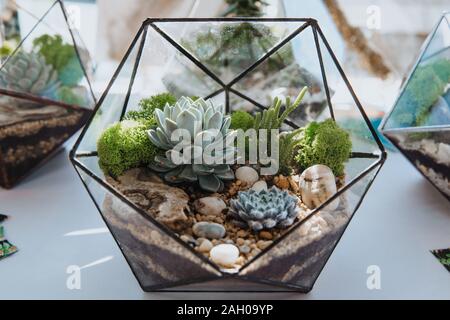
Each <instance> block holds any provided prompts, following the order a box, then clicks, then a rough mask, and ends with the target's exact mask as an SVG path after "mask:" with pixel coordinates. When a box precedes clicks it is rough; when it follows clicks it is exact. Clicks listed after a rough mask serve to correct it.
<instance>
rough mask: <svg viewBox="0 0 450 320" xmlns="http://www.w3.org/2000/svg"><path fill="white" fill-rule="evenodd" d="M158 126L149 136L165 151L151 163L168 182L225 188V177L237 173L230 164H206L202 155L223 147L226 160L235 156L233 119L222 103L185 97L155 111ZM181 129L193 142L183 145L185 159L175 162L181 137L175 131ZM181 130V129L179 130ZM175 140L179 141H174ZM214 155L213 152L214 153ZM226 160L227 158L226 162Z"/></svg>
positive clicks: (216, 189) (232, 176)
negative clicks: (176, 149) (175, 135)
mask: <svg viewBox="0 0 450 320" xmlns="http://www.w3.org/2000/svg"><path fill="white" fill-rule="evenodd" d="M155 120H156V123H157V126H156V128H153V129H150V130H149V131H148V135H149V137H150V140H151V142H152V143H153V144H154V145H155V146H157V147H158V148H160V149H162V150H163V151H165V154H164V155H157V156H156V157H155V161H154V163H153V164H151V165H150V168H151V169H153V170H154V171H157V172H161V173H164V178H165V180H166V181H168V182H172V183H180V182H196V181H198V183H199V185H200V187H201V188H202V189H204V190H206V191H210V192H216V191H219V190H222V189H223V186H224V183H223V180H233V179H234V173H233V170H232V169H231V167H230V165H229V164H226V163H218V162H214V161H212V162H211V163H205V161H203V155H204V154H205V151H207V150H210V151H212V150H221V151H222V152H223V156H222V157H221V160H223V159H234V156H235V152H236V150H235V147H234V139H229V138H231V135H234V134H235V131H234V130H230V129H229V127H230V124H231V119H230V117H229V116H227V115H225V110H224V107H223V106H222V105H214V103H213V102H212V101H211V100H207V101H205V100H203V99H202V98H200V99H197V100H195V101H194V100H192V99H191V98H187V97H182V98H181V99H179V100H178V101H177V102H176V103H175V104H174V105H172V106H171V105H169V104H166V106H165V107H164V110H160V109H156V110H155ZM178 129H184V130H183V132H186V133H189V138H190V141H188V142H187V143H186V141H184V142H183V143H184V144H185V145H184V146H185V147H186V148H185V149H183V150H185V152H189V153H190V154H184V153H183V158H184V160H183V161H182V162H181V163H180V162H179V161H174V155H175V148H176V147H179V146H180V145H179V143H180V142H179V140H177V139H173V133H174V132H175V131H176V130H178ZM177 132H180V131H177ZM174 140H176V141H174ZM211 155H212V156H215V154H214V151H212V152H211ZM223 162H225V161H223Z"/></svg>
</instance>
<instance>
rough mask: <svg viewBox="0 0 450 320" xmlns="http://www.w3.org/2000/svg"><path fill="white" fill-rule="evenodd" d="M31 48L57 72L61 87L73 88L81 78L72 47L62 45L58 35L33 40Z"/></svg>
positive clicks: (75, 54)
mask: <svg viewBox="0 0 450 320" xmlns="http://www.w3.org/2000/svg"><path fill="white" fill-rule="evenodd" d="M33 46H34V49H35V50H36V51H37V52H38V53H39V54H41V55H42V56H43V57H44V58H45V61H46V62H47V64H49V65H52V66H53V68H54V69H55V70H56V71H57V72H58V77H59V80H60V81H61V83H62V84H63V85H65V86H75V85H77V84H78V83H79V82H80V80H81V79H82V78H83V76H84V74H83V69H82V68H81V65H80V62H79V60H78V57H77V53H76V51H75V48H74V46H73V45H71V44H66V43H64V42H63V39H62V37H61V36H60V35H56V36H50V35H47V34H46V35H43V36H41V37H39V38H36V39H34V41H33Z"/></svg>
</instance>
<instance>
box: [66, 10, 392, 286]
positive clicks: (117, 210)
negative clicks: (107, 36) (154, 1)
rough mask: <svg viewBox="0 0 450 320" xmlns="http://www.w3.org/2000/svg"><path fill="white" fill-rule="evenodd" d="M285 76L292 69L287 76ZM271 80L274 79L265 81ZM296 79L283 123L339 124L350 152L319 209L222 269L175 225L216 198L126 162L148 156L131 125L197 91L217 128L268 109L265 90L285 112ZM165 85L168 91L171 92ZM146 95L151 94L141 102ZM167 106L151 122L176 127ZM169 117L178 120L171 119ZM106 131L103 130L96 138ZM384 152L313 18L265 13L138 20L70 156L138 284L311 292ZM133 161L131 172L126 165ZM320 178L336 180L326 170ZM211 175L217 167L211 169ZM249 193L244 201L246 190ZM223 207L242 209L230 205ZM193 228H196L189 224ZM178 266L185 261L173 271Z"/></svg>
mask: <svg viewBox="0 0 450 320" xmlns="http://www.w3.org/2000/svg"><path fill="white" fill-rule="evenodd" d="M249 39H253V40H251V41H248V40H249ZM293 74H295V75H296V76H295V77H292V75H293ZM268 79H272V80H270V81H266V80H268ZM305 85H306V86H307V87H308V93H307V94H306V95H305V96H304V100H302V103H301V104H300V106H299V107H298V108H297V109H298V110H299V112H298V113H292V114H291V115H290V116H289V117H288V118H287V119H285V121H284V125H283V126H282V130H284V131H286V132H292V131H293V130H295V129H297V128H299V127H303V126H307V128H309V131H308V132H310V133H311V132H315V130H316V129H317V127H321V126H322V125H323V126H329V127H331V129H330V130H337V131H328V132H342V130H343V131H344V132H345V133H343V135H344V136H345V139H349V143H348V144H347V146H349V145H350V144H351V152H349V154H346V155H345V157H346V159H347V158H348V161H346V162H345V165H343V166H342V167H339V168H338V169H337V170H336V172H335V173H336V176H337V177H338V179H337V181H338V187H337V189H335V190H334V192H332V195H331V196H330V197H329V198H328V199H327V200H326V201H325V202H322V203H321V204H320V205H319V206H316V207H314V209H311V210H309V209H305V210H301V212H302V213H301V214H299V215H298V216H297V217H296V219H295V221H294V220H293V219H292V221H289V223H290V225H289V227H288V228H287V229H285V231H284V232H282V233H280V232H274V233H272V235H273V238H272V240H269V241H268V242H267V239H268V236H267V233H265V234H264V235H263V233H261V232H259V233H257V234H256V235H253V236H252V237H253V240H254V241H256V240H258V243H262V244H264V246H259V247H258V248H259V249H258V250H252V252H246V253H245V252H243V251H239V252H238V254H239V255H240V256H239V257H243V258H244V259H241V262H236V265H233V266H232V267H230V266H228V267H225V266H224V265H220V264H219V263H218V262H216V261H215V260H214V259H213V255H214V254H216V253H217V252H215V253H213V250H211V251H210V252H209V253H205V252H203V251H202V250H201V249H200V248H197V247H196V244H195V239H193V238H192V234H183V230H185V228H186V224H187V225H190V226H189V228H191V227H192V224H193V223H194V222H195V221H197V220H196V219H197V218H198V219H200V218H201V217H200V216H198V215H197V214H195V215H194V214H193V211H195V210H197V211H201V210H202V208H203V207H204V205H211V204H215V203H219V204H222V202H221V201H220V200H218V199H217V198H215V199H214V200H211V199H209V200H210V201H209V202H203V203H202V201H204V200H203V199H204V198H198V197H197V195H198V194H199V193H202V191H201V190H200V188H199V187H198V185H196V184H191V185H189V184H188V186H187V187H186V188H185V187H177V186H176V185H173V184H172V183H170V180H169V182H167V181H163V180H161V179H160V178H159V175H158V174H157V172H156V171H155V170H156V169H154V168H155V166H150V167H147V166H146V165H145V166H142V165H141V166H139V163H137V164H136V163H134V161H135V159H134V158H135V155H137V154H138V153H141V155H142V153H146V152H147V150H146V149H145V148H147V147H148V145H149V144H150V141H146V140H145V138H146V135H147V134H146V130H145V131H142V128H144V129H145V126H146V125H149V124H146V123H136V121H134V119H135V118H136V117H137V116H139V115H142V112H144V113H145V110H149V109H145V108H144V109H143V107H146V106H149V107H151V105H152V104H153V103H155V101H157V100H160V99H162V100H163V101H170V105H173V104H175V102H177V99H179V98H181V97H182V96H183V97H184V98H182V99H181V100H179V101H178V102H177V103H180V104H182V105H188V106H189V105H194V104H197V103H199V104H202V103H204V102H202V100H201V99H199V98H204V99H205V100H207V99H209V100H210V102H208V103H210V104H212V105H214V106H219V105H223V106H224V110H225V111H224V117H223V118H222V117H220V119H222V120H223V123H224V126H225V123H226V124H227V125H229V123H228V120H227V117H228V115H227V114H231V117H233V115H234V114H235V113H237V112H238V111H241V112H242V111H244V113H243V114H247V115H248V114H252V113H256V112H257V111H262V110H266V109H267V108H268V106H269V105H271V103H272V100H273V98H277V99H275V102H276V104H277V106H278V108H280V110H278V111H280V112H283V110H284V109H285V108H286V106H288V107H289V106H291V103H289V101H296V102H297V101H299V100H298V99H297V100H296V97H297V95H298V93H299V92H300V91H301V90H302V88H303V87H304V86H305ZM167 92H169V93H170V94H172V95H173V96H170V95H169V96H168V95H167ZM151 96H152V97H154V98H153V99H147V98H148V97H151ZM185 96H187V97H190V98H186V97H185ZM155 97H156V98H155ZM191 98H192V99H191ZM143 99H144V100H143ZM155 99H156V100H155ZM278 101H279V103H278ZM281 102H283V103H281ZM284 102H286V103H284ZM173 108H178V107H177V105H176V104H175V105H174V106H171V107H167V108H166V107H164V112H162V111H161V110H157V111H155V115H156V114H159V117H160V118H159V119H158V120H157V122H158V123H159V124H158V129H159V126H160V125H162V123H166V124H167V123H172V124H173V123H174V122H173V121H172V122H170V119H169V120H168V119H165V120H164V121H162V119H163V117H165V118H170V117H172V115H174V113H173V112H174V111H170V110H175V109H173ZM205 110H206V109H205ZM208 112H209V111H208ZM206 113H207V112H206ZM208 119H209V118H208ZM255 121H256V120H255ZM312 121H318V122H319V123H320V124H318V123H316V122H312ZM353 121H360V123H361V125H360V126H359V127H358V128H357V129H355V127H354V126H349V125H348V124H350V123H352V122H353ZM154 124H155V123H154V122H153V125H154ZM176 125H181V124H180V123H178V122H176ZM336 127H339V129H336ZM302 130H303V129H302ZM305 130H307V129H305ZM105 132H107V133H108V135H106V136H105V134H104V133H105ZM142 132H144V134H142ZM125 134H127V135H125ZM128 134H129V135H128ZM149 135H150V140H151V141H159V140H160V141H159V142H160V143H161V145H164V144H165V143H164V139H163V137H162V136H161V135H158V133H157V130H154V131H153V132H152V130H150V131H149ZM121 136H128V137H130V136H131V137H133V139H132V140H133V141H132V143H127V144H126V146H125V144H122V145H123V146H124V147H126V149H122V150H120V152H119V153H117V152H116V153H115V154H114V155H113V157H111V158H110V159H109V161H110V163H106V162H104V161H103V160H105V159H99V154H100V153H102V154H104V150H103V149H104V148H110V147H111V146H112V145H113V144H114V143H115V142H117V143H118V144H121V143H122V141H124V140H125V139H120V137H121ZM105 142H106V143H105ZM108 142H109V143H108ZM136 146H138V147H136ZM100 148H101V149H100ZM133 150H136V152H134V151H133ZM122 151H123V152H122ZM345 152H347V151H345ZM127 154H128V155H129V157H127V156H126V155H127ZM138 156H139V155H138ZM385 156H386V154H385V152H384V149H383V146H382V144H381V143H380V141H379V139H378V137H377V136H376V134H375V131H374V128H373V127H372V126H371V124H370V122H369V120H368V118H367V116H366V114H365V113H364V111H363V108H362V106H361V104H360V103H359V101H358V100H357V98H356V95H355V92H354V91H353V89H352V87H351V86H350V83H349V81H348V80H347V78H346V76H345V74H344V73H343V70H342V69H341V67H340V66H339V64H338V62H337V60H336V57H335V56H334V54H333V52H332V50H331V47H330V46H329V44H328V43H327V41H326V39H325V37H324V35H323V33H322V31H321V30H320V28H319V27H318V24H317V22H316V21H315V20H313V19H264V18H247V19H245V18H220V19H207V18H205V19H202V18H200V19H192V18H191V19H157V18H154V19H147V20H146V21H145V22H144V23H143V25H142V27H141V28H140V30H139V32H138V34H137V35H136V37H135V38H134V40H133V42H132V45H131V47H130V48H129V50H128V51H127V53H126V55H125V57H124V59H123V60H122V62H121V64H120V65H119V68H118V69H117V71H116V73H115V74H114V76H113V79H112V80H111V82H110V84H109V85H108V87H107V89H106V91H105V92H104V94H103V95H102V97H101V99H100V101H99V103H98V104H97V107H96V109H95V115H94V116H93V117H92V118H91V120H90V122H89V123H88V124H87V125H86V126H85V128H84V129H83V132H82V134H81V135H80V137H79V139H78V141H77V142H76V144H75V146H74V148H73V149H72V151H71V160H72V162H73V164H74V166H75V168H76V170H77V172H78V174H79V176H80V178H81V180H82V181H83V184H84V185H85V187H86V189H87V191H88V192H89V194H90V196H91V198H92V200H93V201H94V202H95V204H96V206H97V208H98V210H99V212H100V214H101V215H102V217H103V219H104V220H105V222H106V224H107V226H108V227H109V229H110V231H111V233H112V235H113V236H114V238H115V239H116V240H117V243H118V244H119V246H120V249H121V250H122V252H123V254H124V256H125V257H126V259H127V261H128V263H129V265H130V267H131V269H132V270H133V272H134V274H135V276H136V278H137V279H138V281H139V283H140V285H141V287H142V288H143V290H145V291H153V290H164V289H166V290H206V291H208V290H224V291H226V290H243V291H246V290H273V291H276V290H292V291H299V292H308V291H309V290H311V288H312V286H313V284H314V282H315V280H316V279H317V277H318V275H319V273H320V272H321V270H322V268H323V267H324V265H325V263H326V261H327V260H328V258H329V256H330V255H331V253H332V251H333V249H334V248H335V246H336V244H337V242H338V241H339V238H340V237H341V236H342V234H343V232H344V230H345V228H346V226H347V225H348V223H349V222H350V220H351V218H352V216H353V214H354V213H355V211H356V210H357V208H358V207H359V205H360V204H361V202H362V200H363V198H364V196H365V194H366V192H367V191H368V189H369V187H370V185H371V183H372V181H373V180H374V178H375V176H376V175H377V173H378V171H379V169H380V168H381V166H382V164H383V163H384V160H385ZM124 157H125V158H124ZM120 158H122V160H123V161H126V162H127V163H126V164H125V167H126V168H124V167H123V166H115V165H116V164H118V165H119V164H122V163H115V162H114V161H116V160H117V159H120ZM155 159H156V157H155ZM159 159H161V158H159ZM111 162H112V163H111ZM106 164H109V165H110V164H112V165H113V166H112V168H114V169H117V170H118V171H115V172H111V171H108V170H104V169H105V165H106ZM162 164H165V165H167V166H169V167H170V166H171V165H172V164H171V163H168V162H164V163H162ZM130 167H131V168H132V169H130V170H126V169H128V168H130ZM244 168H245V169H244ZM240 169H241V173H242V171H247V172H250V173H252V174H253V173H254V172H255V170H254V169H252V168H250V167H245V166H244V167H239V168H237V169H235V168H233V170H235V172H234V173H235V175H236V177H237V176H239V174H240V173H239V172H238V171H239V170H240ZM242 169H244V170H242ZM316 169H317V170H319V169H320V170H322V169H323V168H316ZM325 170H329V171H330V169H325ZM305 171H306V170H305ZM327 174H328V171H327ZM329 174H330V175H331V176H332V177H334V175H333V173H331V171H330V173H329ZM183 175H184V171H183ZM218 175H222V176H223V175H225V173H224V172H222V171H220V172H218ZM256 175H258V174H257V173H256ZM166 177H167V176H165V178H166ZM173 177H174V178H176V175H175V176H173ZM199 179H200V178H199ZM256 179H258V178H256ZM261 179H263V178H261ZM264 179H265V178H264ZM267 179H269V178H267ZM270 179H272V178H270ZM300 179H301V178H300ZM333 179H334V178H333ZM289 181H290V180H289ZM258 182H261V183H262V184H264V183H266V181H258ZM272 182H273V184H274V185H276V186H277V187H280V188H283V185H285V184H286V182H287V185H286V188H288V189H289V188H290V186H289V182H288V180H286V178H285V177H284V176H281V175H280V176H277V177H273V179H272V180H270V181H269V180H267V184H271V183H272ZM332 183H333V184H335V181H334V180H332ZM224 185H225V189H226V190H228V191H227V192H228V193H227V194H228V195H232V194H235V192H234V193H232V190H231V187H230V186H233V185H234V186H237V185H238V182H237V180H236V181H232V182H225V183H224ZM255 185H256V183H255ZM255 185H254V186H253V187H255ZM294 185H297V184H296V183H294ZM201 186H202V184H201V182H200V187H201ZM222 186H223V185H222ZM253 187H252V188H253ZM234 191H235V190H234ZM220 192H221V191H220V190H219V191H218V192H216V193H210V195H211V197H222V198H221V199H224V197H225V195H224V194H221V193H220ZM249 192H250V194H249V195H248V196H249V197H252V195H251V193H252V192H254V191H249ZM255 192H256V191H255ZM271 192H272V193H271V194H270V195H267V199H268V198H271V199H272V198H273V199H282V200H280V201H286V204H289V205H290V203H291V201H292V200H291V198H290V197H288V196H286V194H285V193H282V192H280V191H278V190H276V189H275V190H273V191H271ZM202 194H203V196H204V194H205V193H202ZM193 199H195V201H194V203H192V206H191V201H192V200H193ZM267 199H266V200H267ZM230 201H231V200H230ZM277 201H278V200H277ZM188 204H189V205H188ZM223 205H225V204H223ZM231 206H233V207H234V208H235V209H236V208H239V204H238V203H236V202H234V204H231ZM168 208H169V209H170V210H168ZM222 209H223V208H222V207H221V205H219V217H215V218H214V219H215V220H214V221H216V222H217V223H219V222H220V221H222V223H223V220H222V219H221V218H220V214H222V211H221V210H222ZM171 210H172V211H171ZM238 211H239V210H237V211H236V210H235V211H234V212H238ZM289 212H290V211H289ZM233 217H234V218H236V215H234V216H233ZM197 223H198V222H196V225H197ZM224 224H225V225H226V222H225V223H224ZM252 226H253V227H254V228H256V230H258V228H259V227H258V226H259V225H258V223H256V224H252ZM192 229H195V226H194V227H193V228H192ZM217 230H218V231H219V233H220V235H219V237H218V238H220V237H223V236H224V234H223V233H222V232H223V228H222V229H220V228H219V227H218V229H217ZM217 230H216V231H217ZM236 230H239V229H236V228H234V229H227V233H232V232H234V231H236ZM193 232H194V234H195V235H197V232H196V230H193ZM211 232H212V231H211ZM250 233H251V232H249V231H245V230H242V232H241V236H242V237H244V239H245V237H246V236H249V234H250ZM227 237H228V240H227V241H229V242H230V241H231V242H232V243H234V244H236V245H237V244H238V243H239V241H241V242H242V241H244V244H245V240H244V239H241V240H239V239H237V238H236V239H235V238H232V239H231V238H230V235H229V234H227V235H226V237H225V238H223V239H213V240H212V242H214V241H215V240H217V241H218V243H223V244H227V243H229V242H221V241H226V239H227ZM197 240H198V239H197ZM263 240H264V241H263ZM217 241H216V243H217ZM261 241H262V242H261ZM203 243H206V242H202V244H203ZM239 250H241V248H240V249H239ZM179 265H183V268H178V267H176V266H179Z"/></svg>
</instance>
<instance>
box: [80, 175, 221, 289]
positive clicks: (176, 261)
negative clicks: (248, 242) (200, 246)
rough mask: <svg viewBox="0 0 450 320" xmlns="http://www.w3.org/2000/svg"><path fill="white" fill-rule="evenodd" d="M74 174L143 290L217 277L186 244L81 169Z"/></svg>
mask: <svg viewBox="0 0 450 320" xmlns="http://www.w3.org/2000/svg"><path fill="white" fill-rule="evenodd" d="M76 168H77V167H76ZM77 170H78V172H79V174H80V176H81V178H82V179H83V182H84V183H85V185H86V187H87V189H88V190H89V193H90V194H91V197H92V199H93V200H94V201H95V204H96V205H97V208H98V209H99V210H100V213H101V214H102V217H103V219H104V221H105V223H106V224H107V226H108V227H109V229H110V231H111V233H112V235H113V236H114V238H115V239H116V241H117V243H118V245H119V246H120V249H121V250H122V253H123V254H124V256H125V258H126V259H127V261H128V263H129V265H130V267H131V269H132V270H133V273H134V275H135V276H136V277H137V279H138V281H139V283H140V285H141V287H142V288H143V289H144V290H146V291H147V290H155V289H158V288H161V287H170V286H175V285H182V284H188V283H190V282H197V281H202V280H206V279H208V280H213V279H217V278H218V277H219V276H220V272H218V271H217V270H215V269H214V268H213V267H212V266H211V265H210V264H208V263H207V262H205V261H204V260H202V259H200V258H199V257H198V256H197V255H196V254H194V253H193V252H192V251H191V250H190V249H189V248H188V247H187V246H188V245H187V244H185V243H184V242H182V241H181V240H178V241H177V240H175V239H173V238H172V237H171V236H168V235H167V234H166V232H165V231H163V230H161V227H160V226H156V225H155V224H154V223H153V222H152V221H151V218H149V217H148V216H145V217H144V216H143V215H142V214H141V213H139V212H137V211H136V210H135V209H134V208H132V207H130V206H129V205H128V204H126V203H125V202H124V201H123V200H121V199H120V198H119V197H117V196H116V195H114V194H112V193H111V192H109V191H108V190H107V189H106V188H105V187H104V186H102V185H100V184H99V183H98V182H96V181H94V180H93V179H92V178H91V177H89V176H88V175H86V174H85V173H84V171H82V170H81V169H79V168H77Z"/></svg>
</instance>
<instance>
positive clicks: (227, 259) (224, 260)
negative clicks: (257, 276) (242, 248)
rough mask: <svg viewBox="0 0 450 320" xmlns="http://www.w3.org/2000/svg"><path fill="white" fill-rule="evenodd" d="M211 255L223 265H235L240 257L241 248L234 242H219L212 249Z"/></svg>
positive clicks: (212, 258)
mask: <svg viewBox="0 0 450 320" xmlns="http://www.w3.org/2000/svg"><path fill="white" fill-rule="evenodd" d="M209 256H210V257H211V260H212V261H213V262H215V263H217V264H218V265H220V266H222V267H233V265H234V264H235V263H236V261H237V259H238V258H239V249H238V248H237V247H236V246H235V245H232V244H219V245H217V246H215V247H213V248H212V249H211V251H210V253H209Z"/></svg>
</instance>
